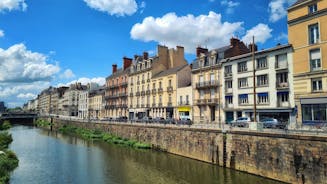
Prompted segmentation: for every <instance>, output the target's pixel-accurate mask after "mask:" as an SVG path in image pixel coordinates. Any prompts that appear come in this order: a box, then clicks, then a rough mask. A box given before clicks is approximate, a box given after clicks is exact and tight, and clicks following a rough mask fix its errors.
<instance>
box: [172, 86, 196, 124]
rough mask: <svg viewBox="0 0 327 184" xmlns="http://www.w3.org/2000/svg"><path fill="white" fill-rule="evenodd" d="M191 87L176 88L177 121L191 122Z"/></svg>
mask: <svg viewBox="0 0 327 184" xmlns="http://www.w3.org/2000/svg"><path fill="white" fill-rule="evenodd" d="M192 106H193V95H192V85H190V86H187V87H180V88H177V109H176V110H177V112H176V114H177V119H190V120H192V116H193V111H192Z"/></svg>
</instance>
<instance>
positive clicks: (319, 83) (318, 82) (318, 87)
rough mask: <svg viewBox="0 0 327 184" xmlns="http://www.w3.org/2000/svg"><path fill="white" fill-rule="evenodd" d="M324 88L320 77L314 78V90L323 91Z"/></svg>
mask: <svg viewBox="0 0 327 184" xmlns="http://www.w3.org/2000/svg"><path fill="white" fill-rule="evenodd" d="M321 90H322V81H321V78H319V79H312V91H313V92H315V91H321Z"/></svg>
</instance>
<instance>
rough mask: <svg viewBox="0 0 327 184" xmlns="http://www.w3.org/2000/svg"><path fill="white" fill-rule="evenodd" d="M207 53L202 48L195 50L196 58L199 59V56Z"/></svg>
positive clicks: (206, 50)
mask: <svg viewBox="0 0 327 184" xmlns="http://www.w3.org/2000/svg"><path fill="white" fill-rule="evenodd" d="M207 52H208V49H205V48H202V47H197V48H196V57H199V56H200V54H202V53H203V54H205V53H207Z"/></svg>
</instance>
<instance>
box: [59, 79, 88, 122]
mask: <svg viewBox="0 0 327 184" xmlns="http://www.w3.org/2000/svg"><path fill="white" fill-rule="evenodd" d="M85 90H87V86H85V85H82V84H81V83H75V84H71V85H70V87H69V89H67V90H66V91H65V92H64V93H63V95H62V97H61V98H59V100H58V114H60V115H63V116H78V98H79V93H80V92H81V91H85Z"/></svg>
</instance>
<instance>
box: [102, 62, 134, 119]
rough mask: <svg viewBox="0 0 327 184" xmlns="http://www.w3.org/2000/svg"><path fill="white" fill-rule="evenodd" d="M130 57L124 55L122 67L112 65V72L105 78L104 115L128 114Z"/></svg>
mask: <svg viewBox="0 0 327 184" xmlns="http://www.w3.org/2000/svg"><path fill="white" fill-rule="evenodd" d="M131 64H132V59H130V58H127V57H124V58H123V67H122V68H120V69H117V65H115V64H114V65H112V74H111V75H110V76H109V77H107V78H106V90H105V103H106V105H105V117H110V118H118V117H127V116H128V74H129V72H130V66H131Z"/></svg>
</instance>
